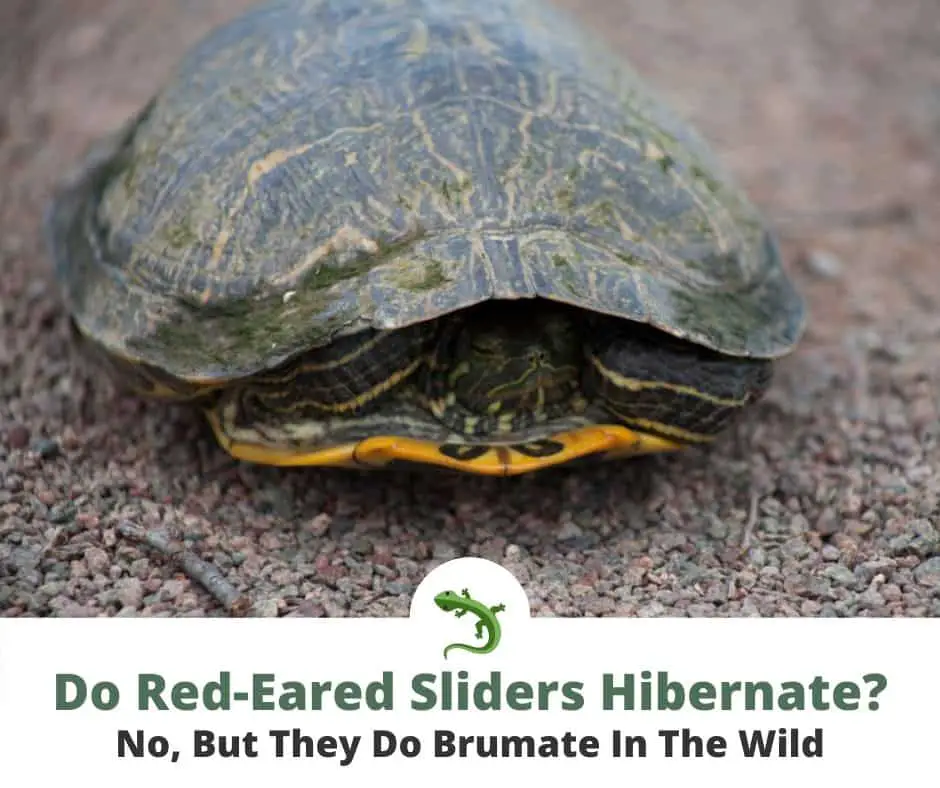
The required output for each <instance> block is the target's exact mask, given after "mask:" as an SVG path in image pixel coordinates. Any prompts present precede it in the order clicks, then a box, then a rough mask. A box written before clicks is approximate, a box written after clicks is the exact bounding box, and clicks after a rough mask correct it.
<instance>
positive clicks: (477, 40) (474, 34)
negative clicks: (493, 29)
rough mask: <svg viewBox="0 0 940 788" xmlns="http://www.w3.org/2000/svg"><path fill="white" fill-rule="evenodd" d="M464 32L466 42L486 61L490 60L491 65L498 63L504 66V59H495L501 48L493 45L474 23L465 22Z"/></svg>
mask: <svg viewBox="0 0 940 788" xmlns="http://www.w3.org/2000/svg"><path fill="white" fill-rule="evenodd" d="M463 29H464V32H465V33H466V34H467V40H468V41H469V42H470V46H472V47H473V48H474V49H475V50H476V51H477V52H479V53H480V54H482V55H483V56H484V57H485V58H487V60H490V61H491V62H493V63H499V64H500V65H506V63H507V61H506V59H505V58H502V57H497V56H496V55H497V53H498V52H499V51H500V50H501V47H500V46H499V45H498V44H495V43H494V42H493V41H491V40H490V39H489V38H487V37H486V33H484V32H483V28H481V27H480V26H479V25H478V24H477V23H476V22H467V23H465V24H464V25H463Z"/></svg>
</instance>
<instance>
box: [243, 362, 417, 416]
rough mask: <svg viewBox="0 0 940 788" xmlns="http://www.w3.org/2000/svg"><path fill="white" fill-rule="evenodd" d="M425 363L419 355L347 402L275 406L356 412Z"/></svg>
mask: <svg viewBox="0 0 940 788" xmlns="http://www.w3.org/2000/svg"><path fill="white" fill-rule="evenodd" d="M423 363H424V358H423V357H420V356H419V357H418V358H416V359H414V361H412V362H411V363H410V364H408V366H406V367H402V368H401V369H399V370H397V371H396V372H394V373H393V374H391V375H389V376H388V377H387V378H386V379H385V380H383V381H381V382H380V383H377V384H376V385H374V386H373V387H372V388H371V389H368V390H367V391H363V392H362V393H361V394H358V395H357V396H355V397H353V398H352V399H350V400H346V401H345V402H339V403H335V404H332V403H331V404H325V403H322V402H315V401H313V400H306V399H297V400H295V401H293V402H289V403H288V404H286V405H284V406H281V407H277V408H273V407H272V410H276V411H277V412H278V413H294V412H295V411H298V410H301V409H302V408H315V409H316V410H318V411H321V412H323V413H332V414H334V415H342V414H345V413H354V412H355V411H357V410H359V409H360V408H361V407H362V406H363V405H368V404H369V403H370V402H372V401H373V400H375V399H376V398H377V397H380V396H382V394H385V393H386V392H387V391H390V390H391V389H393V388H394V387H395V386H397V385H398V384H399V383H401V382H402V381H403V380H405V378H407V377H408V376H410V375H412V374H413V373H414V372H415V371H416V370H417V369H418V367H420V366H421V365H422V364H423ZM255 393H256V396H258V397H259V399H262V400H272V399H278V398H281V397H287V396H293V392H289V391H271V392H255Z"/></svg>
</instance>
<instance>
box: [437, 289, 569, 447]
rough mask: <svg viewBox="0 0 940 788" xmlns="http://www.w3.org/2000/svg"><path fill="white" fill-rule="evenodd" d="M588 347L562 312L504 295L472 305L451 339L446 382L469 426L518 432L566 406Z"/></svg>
mask: <svg viewBox="0 0 940 788" xmlns="http://www.w3.org/2000/svg"><path fill="white" fill-rule="evenodd" d="M581 359H582V347H581V338H580V335H579V332H578V330H577V325H576V323H575V322H574V321H573V320H572V318H571V317H570V316H569V315H568V314H566V313H564V312H561V311H556V310H554V309H551V308H548V307H546V306H545V305H544V302H543V304H542V305H541V307H540V308H538V307H537V306H536V305H532V304H520V303H518V302H510V303H507V302H502V303H496V304H488V305H486V307H485V308H480V309H478V310H476V311H474V312H472V313H471V314H470V315H468V317H467V318H466V319H465V320H464V321H463V323H462V324H461V325H460V327H459V329H458V331H457V334H456V337H455V338H454V340H453V342H452V344H451V345H450V356H449V358H447V359H446V367H447V369H446V371H444V372H443V375H444V379H443V381H442V383H443V384H444V388H445V391H446V396H445V401H446V406H447V407H449V408H450V409H451V410H452V411H453V412H457V411H459V412H461V413H463V414H464V415H463V426H464V428H463V429H462V431H463V432H465V433H470V434H473V433H481V432H482V433H493V432H497V433H499V432H513V431H515V430H518V429H522V428H524V427H525V426H528V425H529V424H532V423H536V422H542V421H545V420H546V419H548V418H550V417H551V416H552V414H553V413H554V412H555V411H558V410H559V409H560V408H562V407H565V408H567V407H568V405H569V403H570V402H571V399H572V396H573V395H574V394H575V393H576V392H577V390H578V382H579V377H580V372H581Z"/></svg>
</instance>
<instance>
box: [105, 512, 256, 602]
mask: <svg viewBox="0 0 940 788" xmlns="http://www.w3.org/2000/svg"><path fill="white" fill-rule="evenodd" d="M117 531H118V533H119V534H120V535H121V536H124V537H126V538H128V539H132V540H134V541H135V542H138V543H139V544H144V545H147V546H148V547H151V548H153V549H154V550H156V551H157V552H158V553H160V555H162V556H163V557H164V558H166V559H167V560H168V561H170V562H172V563H174V564H177V565H178V566H179V567H180V569H182V570H183V572H184V573H185V574H186V576H187V577H188V578H189V579H190V580H192V581H193V582H195V583H199V585H201V586H202V587H203V588H204V589H206V591H208V592H209V593H210V594H211V595H212V597H213V599H215V600H216V601H218V602H219V604H221V605H222V606H223V607H224V608H225V609H226V610H227V611H228V612H229V613H231V614H232V615H233V616H243V615H245V614H246V613H247V612H248V610H249V609H250V608H251V600H250V599H249V598H248V595H247V594H243V593H241V592H240V591H238V589H236V588H235V587H234V586H232V584H231V583H229V582H228V580H226V579H225V578H224V577H222V573H221V572H220V571H219V569H218V567H216V566H215V565H213V564H210V563H208V562H206V561H203V560H202V559H201V558H200V557H199V556H198V555H196V554H195V553H194V552H192V551H191V550H187V549H185V548H183V547H181V546H177V545H174V543H173V540H172V539H171V538H170V537H168V536H167V535H166V534H164V533H162V532H160V531H156V530H152V529H145V528H141V527H139V526H136V525H134V524H133V523H131V522H128V521H127V520H122V521H121V522H120V523H118V526H117Z"/></svg>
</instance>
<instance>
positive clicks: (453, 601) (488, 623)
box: [434, 588, 506, 659]
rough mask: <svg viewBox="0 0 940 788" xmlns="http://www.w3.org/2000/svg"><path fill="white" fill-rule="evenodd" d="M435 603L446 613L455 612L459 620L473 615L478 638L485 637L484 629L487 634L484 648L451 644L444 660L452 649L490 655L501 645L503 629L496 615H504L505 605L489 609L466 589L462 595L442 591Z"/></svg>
mask: <svg viewBox="0 0 940 788" xmlns="http://www.w3.org/2000/svg"><path fill="white" fill-rule="evenodd" d="M434 602H435V603H436V604H437V606H438V607H439V608H440V609H441V610H443V611H444V612H445V613H449V612H451V611H453V613H454V615H455V616H457V618H460V617H461V616H465V615H466V614H467V613H473V615H475V616H476V617H477V625H476V626H477V637H478V638H482V637H483V630H484V629H485V630H486V634H487V638H486V643H484V644H483V645H482V646H471V645H470V644H469V643H451V644H450V645H449V646H447V648H445V649H444V659H447V653H448V652H449V651H450V650H451V649H455V648H461V649H463V650H464V651H470V652H472V653H474V654H488V653H489V652H491V651H492V650H493V649H495V648H496V646H497V645H498V644H499V639H500V637H501V635H502V628H501V627H500V625H499V621H497V620H496V614H497V613H502V612H503V611H504V610H505V609H506V606H505V605H495V606H493V607H487V606H486V605H484V604H483V603H482V602H479V601H477V600H476V599H474V598H473V597H472V596H470V591H468V590H467V589H466V588H465V589H464V590H463V592H462V594H455V593H454V592H453V591H442V592H441V593H440V594H438V595H437V596H436V597H434Z"/></svg>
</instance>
